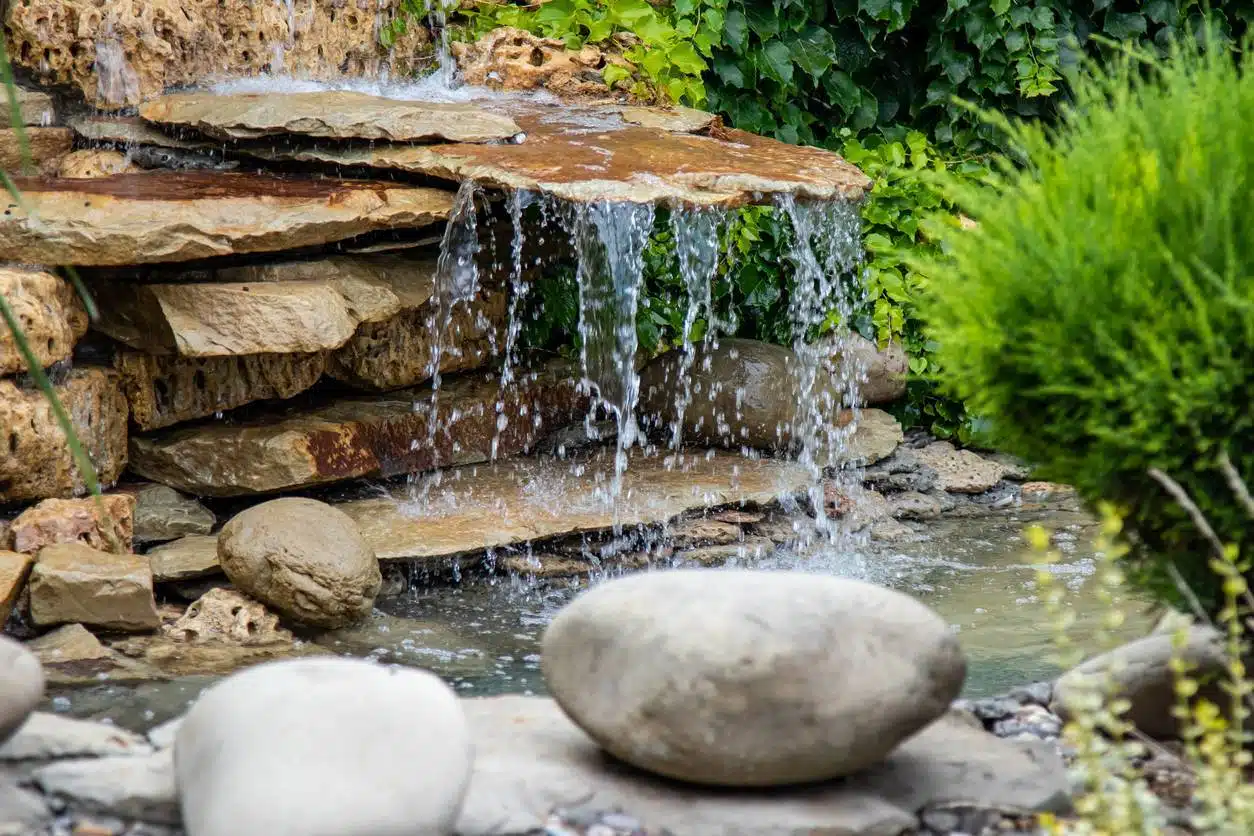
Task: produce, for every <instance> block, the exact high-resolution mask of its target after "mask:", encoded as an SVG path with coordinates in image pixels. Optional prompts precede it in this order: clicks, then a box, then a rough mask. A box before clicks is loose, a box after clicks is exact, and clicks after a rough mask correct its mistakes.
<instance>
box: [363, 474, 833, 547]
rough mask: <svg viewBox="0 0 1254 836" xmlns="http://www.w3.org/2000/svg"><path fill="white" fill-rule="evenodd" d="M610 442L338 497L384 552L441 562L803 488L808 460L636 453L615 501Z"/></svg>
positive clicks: (766, 500) (769, 498) (763, 500)
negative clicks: (380, 494)
mask: <svg viewBox="0 0 1254 836" xmlns="http://www.w3.org/2000/svg"><path fill="white" fill-rule="evenodd" d="M613 475H614V451H613V450H612V449H603V450H599V451H597V452H596V453H594V454H593V455H592V456H591V457H590V458H582V459H577V460H562V459H556V458H549V457H536V458H529V459H515V460H512V461H507V462H500V463H498V464H495V465H490V466H469V467H461V468H457V469H454V470H450V471H446V472H444V473H442V474H440V476H439V478H438V481H437V482H435V483H433V484H432V485H430V486H429V487H424V488H422V489H421V490H422V498H420V499H414V498H411V497H410V495H409V493H408V489H407V488H403V489H400V490H398V491H395V492H393V494H392V495H390V496H388V497H385V498H379V499H361V500H354V501H351V502H346V503H343V504H341V505H340V506H339V507H340V508H341V509H342V510H343V511H344V512H345V513H347V514H348V515H349V516H350V517H352V518H353V519H354V520H356V522H357V525H358V526H359V527H360V528H361V532H362V536H363V537H365V538H366V541H367V542H368V543H370V545H371V546H372V547H373V548H374V550H375V554H376V556H377V557H378V558H379V559H380V560H406V561H415V562H419V563H429V564H431V565H433V566H438V565H441V564H443V563H444V562H446V560H447V558H451V557H453V556H456V555H464V554H467V553H473V552H479V551H482V550H484V549H491V548H499V547H505V546H512V545H518V544H522V543H527V542H530V541H533V540H543V539H549V538H553V537H559V536H562V535H567V534H577V533H581V532H598V531H604V530H606V529H609V528H612V527H613V526H615V525H622V526H629V527H630V526H639V525H660V524H663V523H666V522H668V521H670V520H672V519H674V518H676V517H678V516H680V515H681V514H684V513H685V512H688V511H692V510H694V509H704V508H708V507H714V506H720V505H743V504H748V505H764V504H770V503H773V502H775V501H776V500H778V499H779V498H780V497H784V496H794V495H796V494H798V493H801V492H803V491H804V490H805V488H806V486H807V485H808V484H809V478H810V477H809V474H808V473H807V471H806V470H805V468H803V467H801V466H800V465H798V464H795V463H793V462H789V461H785V460H782V459H770V458H758V459H748V458H744V457H742V456H740V455H738V454H735V453H723V452H714V451H708V452H707V451H704V450H701V451H687V452H685V454H684V455H683V456H682V458H680V459H679V460H677V461H672V460H671V459H670V458H669V457H668V456H664V455H648V456H646V455H643V454H640V455H635V456H633V457H632V458H631V459H630V461H629V463H628V466H627V469H626V471H625V472H624V473H623V477H622V478H623V484H622V492H621V495H620V499H619V501H618V503H617V504H615V503H613V502H610V501H609V500H608V490H609V486H610V482H611V480H612V478H613Z"/></svg>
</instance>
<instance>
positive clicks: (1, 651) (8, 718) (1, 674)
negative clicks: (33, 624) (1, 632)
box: [0, 636, 44, 753]
mask: <svg viewBox="0 0 1254 836" xmlns="http://www.w3.org/2000/svg"><path fill="white" fill-rule="evenodd" d="M0 683H3V685H0V743H3V744H4V746H3V747H0V753H2V752H3V751H4V749H7V748H8V746H9V745H10V744H11V743H12V739H11V738H12V736H13V734H14V732H16V731H17V729H18V727H19V726H21V725H22V724H23V723H25V722H27V718H28V717H29V716H30V713H31V712H32V711H34V710H35V706H36V705H38V704H39V701H40V700H41V699H43V696H44V673H43V669H42V668H40V666H39V660H38V659H36V658H35V655H34V654H33V653H31V652H30V651H29V650H27V649H26V648H25V647H22V645H20V644H18V643H17V642H15V641H13V640H12V639H10V638H9V637H7V636H0ZM6 741H7V742H6Z"/></svg>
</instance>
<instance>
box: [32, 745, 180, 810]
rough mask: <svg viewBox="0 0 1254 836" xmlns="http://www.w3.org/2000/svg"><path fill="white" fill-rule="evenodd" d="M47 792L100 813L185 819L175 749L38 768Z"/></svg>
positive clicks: (37, 779)
mask: <svg viewBox="0 0 1254 836" xmlns="http://www.w3.org/2000/svg"><path fill="white" fill-rule="evenodd" d="M32 777H33V778H34V781H35V783H36V784H38V785H39V788H40V789H42V790H43V791H44V792H45V793H47V794H48V795H51V796H55V797H57V798H63V799H65V800H67V801H70V802H72V803H73V804H74V805H75V806H77V807H82V808H84V809H87V810H90V811H92V812H96V813H105V814H107V815H114V816H122V817H123V818H131V819H139V820H140V821H146V822H156V823H158V824H180V823H182V817H181V816H180V814H179V802H178V791H177V789H176V787H175V783H174V761H173V756H172V753H171V752H170V750H168V749H167V750H164V751H160V752H157V753H155V754H151V755H145V756H142V757H109V758H80V759H75V760H66V761H59V762H57V763H53V764H49V765H48V766H44V767H40V768H39V769H36V770H35V771H34V773H33V775H32Z"/></svg>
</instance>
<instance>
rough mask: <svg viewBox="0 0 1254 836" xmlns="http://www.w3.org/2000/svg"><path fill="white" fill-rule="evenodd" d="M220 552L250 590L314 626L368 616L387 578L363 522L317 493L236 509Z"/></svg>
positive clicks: (233, 576) (230, 574) (233, 577)
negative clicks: (365, 536) (362, 529)
mask: <svg viewBox="0 0 1254 836" xmlns="http://www.w3.org/2000/svg"><path fill="white" fill-rule="evenodd" d="M218 560H219V562H220V563H221V564H222V571H223V572H225V573H226V576H227V578H228V579H229V580H230V581H231V583H232V584H234V585H235V586H236V587H237V588H238V589H240V590H241V591H242V592H244V593H245V594H247V595H248V596H250V597H252V598H255V599H257V600H258V601H261V602H262V603H263V604H265V605H266V606H267V607H270V608H271V609H273V610H275V611H276V612H278V613H279V614H280V615H284V616H287V617H288V618H290V619H292V620H293V621H297V622H300V623H302V624H307V625H309V626H312V627H325V628H329V629H333V628H336V627H344V626H347V625H349V624H353V623H354V622H357V621H359V620H361V619H362V618H364V617H365V616H367V615H369V614H370V610H371V608H372V607H373V606H374V599H375V596H376V595H378V594H379V587H380V585H381V584H382V583H383V576H382V574H381V572H380V571H379V561H378V560H377V559H376V558H375V554H374V550H373V549H371V548H370V545H369V544H368V543H367V542H366V541H365V540H364V539H363V538H362V536H361V532H360V531H359V530H358V528H357V524H356V523H355V522H353V520H352V519H351V518H350V517H349V516H348V515H347V514H345V513H344V512H343V511H341V510H339V509H338V508H334V507H332V506H330V505H327V504H326V503H325V502H318V501H317V500H313V499H300V498H287V499H275V500H271V501H270V502H263V503H261V504H260V505H256V506H253V507H252V508H249V509H248V510H246V511H243V512H241V513H240V514H238V515H236V516H235V518H234V519H232V520H231V521H230V522H229V523H227V524H226V526H225V527H223V529H222V532H221V534H220V535H219V536H218Z"/></svg>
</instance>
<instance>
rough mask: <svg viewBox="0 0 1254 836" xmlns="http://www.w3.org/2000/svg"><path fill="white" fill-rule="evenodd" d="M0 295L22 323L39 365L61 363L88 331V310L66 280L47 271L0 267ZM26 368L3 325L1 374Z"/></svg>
mask: <svg viewBox="0 0 1254 836" xmlns="http://www.w3.org/2000/svg"><path fill="white" fill-rule="evenodd" d="M0 296H3V297H4V300H5V301H6V302H8V303H9V307H10V308H12V309H13V314H14V316H16V317H17V321H18V322H20V323H22V330H23V332H24V333H25V334H26V341H27V344H28V345H29V346H30V348H31V351H33V352H34V354H35V359H37V360H38V361H39V364H40V366H42V367H47V366H51V365H52V364H53V363H57V362H60V361H61V360H64V359H66V358H68V357H69V356H70V354H71V353H72V352H73V351H74V344H75V343H76V342H78V341H79V339H81V338H82V336H83V334H85V333H87V309H86V308H84V307H83V303H82V302H81V301H80V300H79V298H78V295H77V294H76V293H75V292H74V287H73V286H72V285H71V284H70V283H69V282H67V281H66V280H65V279H63V278H61V277H60V276H57V275H55V274H53V273H49V272H47V271H44V270H22V269H15V268H11V267H4V268H0ZM24 371H26V361H25V359H24V358H23V357H22V355H21V354H20V353H19V352H18V350H17V341H16V340H15V339H14V337H13V334H12V333H11V332H10V331H9V329H8V328H0V374H15V373H17V372H24Z"/></svg>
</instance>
